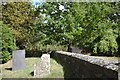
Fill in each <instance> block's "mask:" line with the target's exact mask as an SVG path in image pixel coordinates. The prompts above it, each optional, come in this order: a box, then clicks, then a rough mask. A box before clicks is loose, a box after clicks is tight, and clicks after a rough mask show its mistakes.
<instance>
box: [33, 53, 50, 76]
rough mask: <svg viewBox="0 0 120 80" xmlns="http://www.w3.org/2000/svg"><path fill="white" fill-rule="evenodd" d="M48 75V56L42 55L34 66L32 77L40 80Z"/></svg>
mask: <svg viewBox="0 0 120 80" xmlns="http://www.w3.org/2000/svg"><path fill="white" fill-rule="evenodd" d="M48 74H50V54H43V55H42V56H41V59H40V61H38V62H37V63H36V64H35V65H34V77H35V78H42V77H44V76H47V75H48Z"/></svg>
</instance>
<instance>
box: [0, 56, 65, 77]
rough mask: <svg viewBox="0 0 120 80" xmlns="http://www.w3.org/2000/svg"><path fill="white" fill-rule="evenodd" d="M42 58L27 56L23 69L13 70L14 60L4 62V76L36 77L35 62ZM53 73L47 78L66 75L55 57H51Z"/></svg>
mask: <svg viewBox="0 0 120 80" xmlns="http://www.w3.org/2000/svg"><path fill="white" fill-rule="evenodd" d="M38 60H40V58H35V57H32V58H26V67H25V69H23V70H18V71H12V70H11V67H12V60H10V61H8V62H7V63H5V64H2V65H0V66H2V78H34V75H33V71H34V64H35V63H36V62H37V61H38ZM50 61H51V69H50V70H51V73H50V75H48V76H45V78H62V77H63V76H64V73H63V69H62V66H61V65H60V64H58V63H57V62H56V61H55V60H54V59H51V60H50Z"/></svg>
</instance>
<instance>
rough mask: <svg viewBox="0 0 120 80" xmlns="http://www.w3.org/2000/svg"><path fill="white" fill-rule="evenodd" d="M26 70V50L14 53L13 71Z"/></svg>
mask: <svg viewBox="0 0 120 80" xmlns="http://www.w3.org/2000/svg"><path fill="white" fill-rule="evenodd" d="M24 68H25V50H16V51H13V52H12V71H16V70H20V69H24Z"/></svg>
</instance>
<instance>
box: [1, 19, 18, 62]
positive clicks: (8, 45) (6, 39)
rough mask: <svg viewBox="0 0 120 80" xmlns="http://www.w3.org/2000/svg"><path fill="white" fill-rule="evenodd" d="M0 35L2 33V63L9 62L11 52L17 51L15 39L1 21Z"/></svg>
mask: <svg viewBox="0 0 120 80" xmlns="http://www.w3.org/2000/svg"><path fill="white" fill-rule="evenodd" d="M0 28H1V30H0V33H2V34H1V35H0V36H1V38H2V39H1V41H0V43H1V44H2V45H0V47H1V51H2V52H1V54H2V62H7V61H8V60H10V59H11V52H12V50H15V49H16V43H15V39H14V38H13V36H12V33H11V31H10V29H9V28H8V27H7V26H6V25H5V24H3V23H2V21H0Z"/></svg>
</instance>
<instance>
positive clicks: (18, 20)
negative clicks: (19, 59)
mask: <svg viewBox="0 0 120 80" xmlns="http://www.w3.org/2000/svg"><path fill="white" fill-rule="evenodd" d="M2 16H3V17H2V20H3V22H4V23H5V24H7V25H8V27H9V28H10V29H11V30H12V34H13V36H14V37H15V39H16V42H17V45H18V46H19V47H20V48H25V45H26V44H29V43H30V41H32V40H33V36H34V30H33V23H34V19H35V15H34V8H33V6H32V5H31V3H29V2H7V3H5V4H2Z"/></svg>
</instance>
